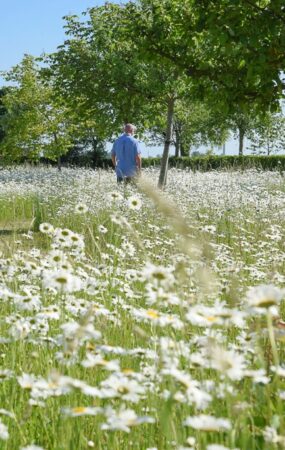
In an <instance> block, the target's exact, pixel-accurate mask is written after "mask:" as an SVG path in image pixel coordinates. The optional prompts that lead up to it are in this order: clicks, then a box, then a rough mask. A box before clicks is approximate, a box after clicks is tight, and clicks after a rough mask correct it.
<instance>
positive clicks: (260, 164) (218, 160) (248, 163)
mask: <svg viewBox="0 0 285 450" xmlns="http://www.w3.org/2000/svg"><path fill="white" fill-rule="evenodd" d="M40 163H42V164H50V165H56V164H57V163H56V162H54V161H50V160H48V159H43V158H42V159H41V160H40ZM160 164H161V158H159V157H155V158H152V157H149V158H143V168H147V167H159V166H160ZM62 165H63V166H74V167H90V168H102V169H108V168H112V161H111V158H110V157H105V158H99V159H97V160H96V161H94V160H92V159H90V158H77V159H74V160H68V159H67V158H65V157H63V158H62ZM169 167H176V168H178V169H190V170H193V171H195V170H200V171H210V170H221V169H225V170H227V169H242V170H244V169H260V170H278V171H285V155H270V156H256V155H244V156H232V155H231V156H230V155H228V156H214V155H211V156H195V157H175V156H170V158H169Z"/></svg>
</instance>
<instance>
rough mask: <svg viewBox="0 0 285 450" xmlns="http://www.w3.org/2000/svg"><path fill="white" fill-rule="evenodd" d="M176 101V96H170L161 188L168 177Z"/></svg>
mask: <svg viewBox="0 0 285 450" xmlns="http://www.w3.org/2000/svg"><path fill="white" fill-rule="evenodd" d="M174 103H175V100H174V97H170V98H169V100H168V105H167V128H166V134H165V141H164V149H163V154H162V158H161V166H160V174H159V179H158V187H159V188H160V189H163V188H164V186H165V185H166V179H167V170H168V158H169V147H170V143H171V134H172V123H173V115H174Z"/></svg>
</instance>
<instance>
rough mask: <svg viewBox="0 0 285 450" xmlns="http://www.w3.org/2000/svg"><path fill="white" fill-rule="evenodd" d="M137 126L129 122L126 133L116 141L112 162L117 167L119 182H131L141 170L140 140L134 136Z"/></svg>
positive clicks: (125, 128) (125, 129)
mask: <svg viewBox="0 0 285 450" xmlns="http://www.w3.org/2000/svg"><path fill="white" fill-rule="evenodd" d="M135 130H136V127H135V126H134V125H132V124H131V123H127V124H126V125H125V127H124V134H122V136H120V137H119V138H118V139H116V141H115V142H114V145H113V148H112V162H113V165H114V167H115V168H116V174H117V181H118V183H120V182H122V181H125V182H126V183H129V182H131V181H132V180H133V179H134V178H135V176H136V175H138V174H139V173H140V170H141V165H142V162H141V151H140V148H139V143H138V141H137V140H136V139H135V138H134V137H133V134H134V133H135Z"/></svg>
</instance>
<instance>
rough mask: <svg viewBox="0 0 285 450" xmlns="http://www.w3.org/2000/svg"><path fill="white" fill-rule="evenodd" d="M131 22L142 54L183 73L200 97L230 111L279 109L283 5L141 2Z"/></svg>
mask: <svg viewBox="0 0 285 450" xmlns="http://www.w3.org/2000/svg"><path fill="white" fill-rule="evenodd" d="M131 8H133V12H136V11H137V8H135V7H132V6H130V9H131ZM134 23H135V27H136V32H135V33H134V34H133V37H134V39H136V36H137V40H138V41H140V42H141V43H142V48H143V51H144V52H145V53H147V54H148V55H149V57H150V58H151V57H157V55H159V56H160V57H162V58H164V59H165V60H168V61H171V62H172V63H173V64H174V65H175V66H176V67H179V68H180V69H181V70H183V72H184V73H185V74H186V75H187V76H188V77H190V78H191V80H192V83H193V84H195V85H196V89H197V93H198V94H199V95H201V96H205V95H207V96H209V95H212V96H213V98H215V97H216V98H217V97H219V98H221V99H223V100H224V104H225V105H226V106H227V107H228V109H229V110H230V109H231V108H232V106H235V105H239V106H240V107H241V106H242V105H244V104H248V103H249V102H252V101H255V102H257V103H258V105H259V108H260V109H264V106H266V108H267V107H268V106H270V107H271V108H275V109H278V107H279V99H280V97H281V96H282V95H283V90H284V87H285V82H284V76H283V75H282V71H283V70H284V66H285V18H284V2H283V1H280V0H234V1H233V0H220V1H218V2H217V1H213V0H141V1H140V3H139V12H138V13H137V17H136V20H135V21H134Z"/></svg>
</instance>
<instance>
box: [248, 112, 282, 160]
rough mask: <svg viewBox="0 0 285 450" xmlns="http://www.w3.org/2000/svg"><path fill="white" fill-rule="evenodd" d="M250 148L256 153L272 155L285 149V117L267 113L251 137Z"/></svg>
mask: <svg viewBox="0 0 285 450" xmlns="http://www.w3.org/2000/svg"><path fill="white" fill-rule="evenodd" d="M250 148H251V149H252V150H253V152H254V153H259V154H266V155H268V156H269V155H270V154H271V153H278V152H280V151H284V149H285V117H284V116H283V115H282V114H271V113H267V114H265V116H264V117H263V118H262V120H260V121H259V122H258V124H257V125H256V127H255V129H254V130H253V133H252V135H251V146H250Z"/></svg>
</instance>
